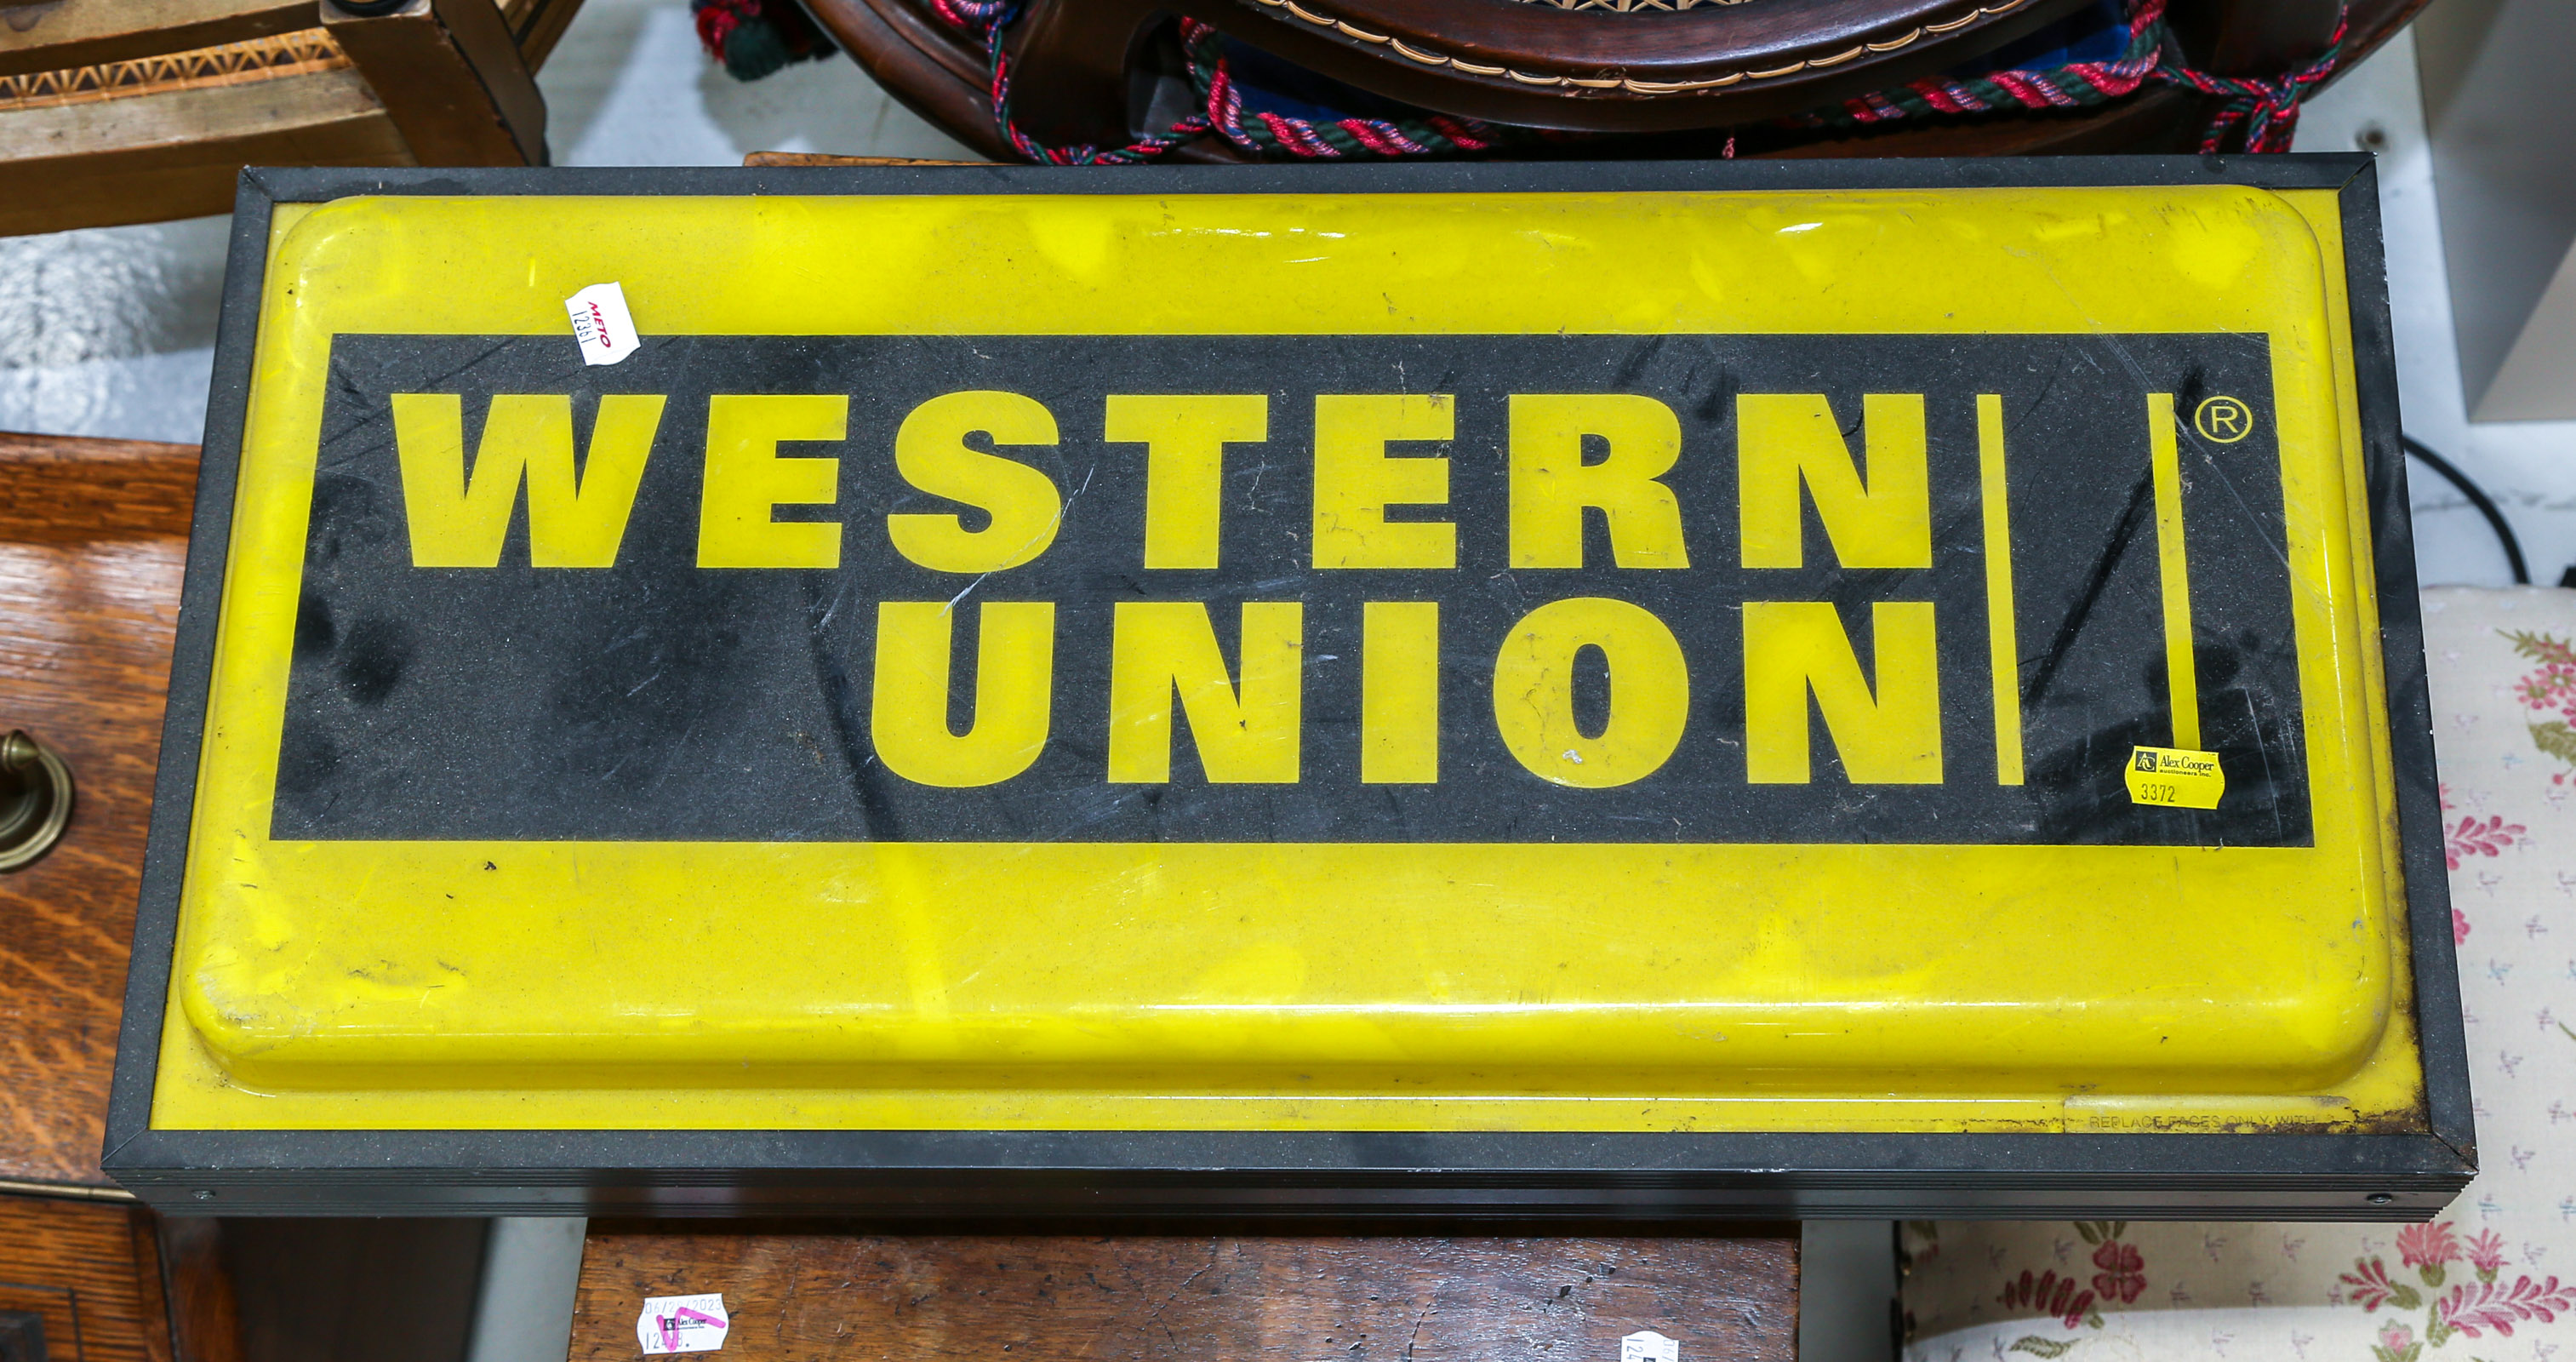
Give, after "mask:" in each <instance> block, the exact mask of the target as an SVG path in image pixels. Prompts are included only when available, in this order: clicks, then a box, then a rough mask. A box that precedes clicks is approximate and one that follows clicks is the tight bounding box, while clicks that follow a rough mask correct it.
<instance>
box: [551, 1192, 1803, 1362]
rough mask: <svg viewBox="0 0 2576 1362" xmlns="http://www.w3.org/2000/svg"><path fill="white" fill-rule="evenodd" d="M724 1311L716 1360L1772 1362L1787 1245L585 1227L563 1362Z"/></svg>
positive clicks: (1757, 1233)
mask: <svg viewBox="0 0 2576 1362" xmlns="http://www.w3.org/2000/svg"><path fill="white" fill-rule="evenodd" d="M711 1291H713V1292H722V1293H723V1294H724V1299H725V1307H726V1309H727V1311H728V1312H729V1313H730V1314H731V1316H732V1324H733V1327H732V1329H731V1330H730V1331H729V1333H728V1334H727V1337H726V1344H725V1348H724V1351H723V1352H722V1353H721V1354H719V1356H722V1357H727V1358H733V1357H741V1358H757V1359H761V1362H821V1360H822V1359H834V1360H835V1362H838V1360H839V1359H862V1358H864V1359H878V1358H884V1359H900V1360H901V1362H939V1360H940V1359H951V1358H954V1359H959V1360H960V1362H963V1360H964V1359H969V1358H972V1359H976V1362H1010V1359H1011V1358H1012V1357H1013V1356H1015V1355H1017V1356H1026V1357H1029V1358H1030V1359H1031V1362H1069V1360H1070V1359H1076V1358H1085V1359H1091V1358H1097V1359H1147V1358H1151V1359H1166V1358H1168V1359H1174V1362H1180V1360H1181V1359H1187V1362H1234V1360H1235V1359H1253V1358H1265V1359H1270V1358H1275V1359H1279V1360H1280V1362H1326V1359H1332V1362H1370V1359H1382V1360H1385V1362H1509V1360H1510V1359H1515V1358H1520V1359H1529V1362H1542V1360H1543V1362H1619V1356H1620V1340H1621V1339H1622V1338H1623V1337H1625V1336H1626V1335H1628V1334H1631V1333H1635V1332H1637V1331H1640V1330H1653V1331H1655V1332H1657V1333H1660V1334H1662V1335H1664V1336H1665V1337H1667V1338H1671V1339H1675V1340H1678V1341H1679V1343H1680V1345H1681V1358H1682V1362H1789V1359H1791V1358H1793V1357H1794V1356H1795V1355H1796V1352H1797V1332H1798V1330H1797V1321H1798V1238H1797V1228H1796V1227H1795V1226H1753V1227H1747V1228H1746V1229H1745V1230H1744V1231H1742V1232H1740V1233H1737V1234H1734V1235H1729V1236H1724V1237H1680V1236H1658V1237H1617V1238H1611V1237H1587V1236H1550V1237H1544V1238H1540V1237H1510V1238H1503V1237H1494V1238H1465V1237H1457V1238H1426V1237H1396V1236H1375V1235H1367V1236H1346V1237H1324V1236H1281V1237H1241V1236H1233V1235H1177V1234H1152V1235H1122V1236H1117V1237H1109V1236H1099V1235H1026V1234H1007V1235H885V1234H868V1233H858V1232H853V1231H852V1230H851V1229H849V1228H846V1227H834V1226H831V1225H828V1224H818V1225H811V1226H796V1225H781V1224H777V1223H774V1222H773V1223H768V1224H759V1225H728V1224H724V1223H720V1222H693V1223H677V1224H675V1223H671V1222H662V1223H658V1224H656V1223H635V1222H614V1221H594V1222H592V1225H591V1231H590V1239H589V1243H588V1245H587V1247H586V1248H585V1250H584V1252H583V1254H582V1264H581V1289H580V1294H579V1297H578V1300H577V1303H576V1305H575V1307H574V1311H573V1342H572V1357H573V1358H574V1359H576V1362H578V1360H580V1359H607V1358H621V1359H622V1358H633V1357H637V1356H640V1355H641V1353H640V1350H639V1349H638V1347H637V1345H636V1338H635V1322H636V1316H637V1314H638V1313H639V1312H640V1309H641V1307H642V1305H643V1302H644V1300H645V1298H646V1297H649V1296H671V1295H694V1294H698V1293H702V1292H711Z"/></svg>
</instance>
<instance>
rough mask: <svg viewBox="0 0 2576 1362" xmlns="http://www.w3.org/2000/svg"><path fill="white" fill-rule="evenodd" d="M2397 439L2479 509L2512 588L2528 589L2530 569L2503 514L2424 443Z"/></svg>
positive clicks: (2518, 542) (2518, 541) (2447, 461)
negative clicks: (2499, 545)
mask: <svg viewBox="0 0 2576 1362" xmlns="http://www.w3.org/2000/svg"><path fill="white" fill-rule="evenodd" d="M2397 438H2398V440H2399V441H2400V442H2401V443H2403V444H2404V445H2405V446H2406V452H2407V453H2409V454H2412V455H2414V456H2415V457H2416V458H2418V459H2421V460H2423V462H2424V466H2425V467H2426V468H2429V469H2432V470H2433V471H2434V472H2436V473H2439V474H2441V475H2442V480H2443V481H2444V482H2447V483H2449V484H2451V485H2452V486H2453V487H2457V488H2459V489H2460V495H2461V496H2464V497H2467V498H2468V499H2469V504H2470V505H2472V506H2475V507H2477V508H2478V514H2479V515H2482V516H2485V517H2486V518H2487V524H2488V525H2489V526H2490V527H2492V528H2493V529H2494V530H2495V534H2496V539H2497V541H2498V542H2500V543H2502V544H2503V545H2504V560H2505V562H2506V563H2508V564H2510V565H2512V567H2513V584H2514V585H2515V586H2529V585H2531V569H2530V568H2528V567H2525V566H2524V565H2523V561H2522V541H2521V540H2519V539H2516V538H2514V537H2513V526H2511V525H2508V524H2506V523H2505V519H2504V512H2502V511H2499V510H2497V509H2496V504H2495V501H2494V499H2493V498H2491V497H2489V496H2488V495H2487V494H2486V492H2485V490H2484V489H2482V488H2480V487H2479V486H2478V485H2477V484H2476V483H2474V482H2471V481H2469V475H2468V474H2466V473H2463V472H2461V471H2460V470H2459V469H2457V468H2454V467H2452V466H2451V461H2450V460H2448V459H2446V458H2443V457H2442V456H2441V455H2439V454H2436V453H2434V452H2433V451H2432V450H2430V449H2428V448H2426V447H2425V445H2424V442H2423V441H2421V440H2418V439H2416V438H2415V437H2414V436H2412V435H2400V436H2398V437H2397Z"/></svg>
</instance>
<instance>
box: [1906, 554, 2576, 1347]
mask: <svg viewBox="0 0 2576 1362" xmlns="http://www.w3.org/2000/svg"><path fill="white" fill-rule="evenodd" d="M2424 609H2425V616H2424V625H2425V650H2426V653H2427V654H2428V657H2429V659H2430V661H2431V664H2432V691H2433V727H2434V743H2435V747H2436V749H2437V751H2438V761H2439V764H2440V771H2441V779H2442V789H2443V803H2444V806H2445V809H2444V814H2443V819H2444V832H2445V834H2446V840H2447V843H2448V849H2449V851H2450V861H2451V900H2452V904H2453V907H2454V923H2453V929H2454V933H2455V935H2456V936H2457V938H2458V941H2459V950H2460V962H2459V964H2460V980H2461V987H2462V993H2463V1005H2464V1009H2465V1012H2466V1014H2467V1023H2468V1039H2469V1060H2470V1082H2471V1086H2472V1090H2473V1092H2474V1093H2475V1099H2476V1116H2477V1128H2478V1144H2479V1150H2480V1161H2481V1167H2482V1169H2483V1171H2482V1172H2481V1173H2480V1174H2479V1175H2478V1179H2477V1181H2476V1182H2475V1183H2473V1184H2471V1185H2470V1187H2469V1189H2468V1191H2467V1192H2465V1193H2463V1194H2462V1195H2461V1196H2460V1198H2459V1200H2457V1201H2456V1202H2454V1203H2452V1205H2451V1207H2450V1208H2449V1209H2448V1210H2447V1211H2446V1212H2444V1214H2443V1215H2442V1216H2441V1218H2440V1219H2438V1220H2437V1221H2435V1222H2434V1223H2433V1224H2431V1225H2426V1226H2421V1227H2407V1226H2397V1225H2319V1224H2306V1225H2267V1224H2223V1223H2148V1222H2130V1223H2126V1224H2121V1223H2117V1222H2106V1223H2086V1224H2075V1223H2070V1222H2065V1221H2052V1222H2038V1223H2011V1222H1975V1221H1945V1222H1938V1223H1934V1222H1920V1223H1910V1224H1908V1225H1906V1226H1905V1227H1904V1235H1903V1239H1904V1244H1905V1248H1906V1260H1907V1261H1906V1268H1907V1272H1906V1277H1905V1280H1904V1286H1903V1296H1904V1306H1905V1310H1906V1315H1907V1319H1908V1322H1909V1326H1910V1327H1909V1330H1908V1334H1907V1339H1908V1342H1907V1344H1906V1348H1905V1357H1906V1359H1907V1362H1968V1360H1969V1359H1975V1360H1976V1362H1987V1360H1988V1359H1997V1360H1999V1362H2018V1359H2021V1358H2026V1357H2038V1358H2056V1357H2068V1358H2103V1359H2111V1358H2120V1359H2147V1360H2150V1362H2163V1360H2164V1359H2176V1360H2177V1362H2179V1360H2180V1359H2192V1362H2200V1360H2201V1359H2208V1358H2246V1359H2263V1362H2271V1360H2272V1359H2281V1360H2282V1362H2454V1360H2455V1359H2456V1362H2470V1359H2478V1360H2479V1362H2503V1359H2508V1358H2513V1359H2531V1360H2532V1362H2549V1359H2551V1358H2552V1357H2553V1356H2554V1355H2556V1354H2558V1353H2559V1352H2560V1350H2562V1349H2565V1350H2566V1356H2565V1357H2564V1358H2562V1359H2560V1362H2576V1280H2568V1279H2576V804H2571V800H2576V727H2571V725H2576V591H2561V590H2555V589H2548V588H2517V589H2513V590H2502V591H2493V590H2479V589H2471V588H2443V589H2438V590H2434V591H2428V592H2426V593H2425V595H2424Z"/></svg>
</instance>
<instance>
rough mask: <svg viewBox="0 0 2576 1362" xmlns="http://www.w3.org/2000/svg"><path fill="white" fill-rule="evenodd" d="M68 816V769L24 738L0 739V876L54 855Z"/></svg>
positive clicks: (41, 746) (49, 751)
mask: <svg viewBox="0 0 2576 1362" xmlns="http://www.w3.org/2000/svg"><path fill="white" fill-rule="evenodd" d="M71 816H72V768H70V767H68V766H65V765H64V764H63V759H62V758H61V757H58V756H56V755H54V752H53V749H51V748H49V747H47V746H45V745H44V744H43V743H40V742H38V741H36V740H35V739H34V738H31V737H29V736H27V735H26V734H25V733H19V732H12V733H11V734H10V735H9V736H8V737H6V738H0V872H7V871H11V870H20V869H24V868H25V867H26V866H28V865H30V864H32V863H34V861H35V860H36V858H38V857H40V856H42V855H44V854H45V853H46V852H48V851H50V850H52V849H53V846H54V843H56V842H58V841H61V840H62V836H63V825H64V824H66V823H69V822H70V821H71Z"/></svg>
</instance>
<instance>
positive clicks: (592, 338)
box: [564, 284, 637, 364]
mask: <svg viewBox="0 0 2576 1362" xmlns="http://www.w3.org/2000/svg"><path fill="white" fill-rule="evenodd" d="M564 311H566V312H568V313H571V314H572V336H573V339H574V340H577V341H579V342H581V362H582V363H584V364H615V363H617V362H618V361H620V360H622V359H624V358H626V357H627V356H628V355H631V354H634V353H635V346H636V344H637V342H636V339H635V318H634V317H632V316H631V315H629V314H628V313H627V311H626V290H624V289H622V288H619V287H618V286H617V285H615V284H593V285H591V286H590V287H588V288H586V289H583V290H582V291H581V292H579V293H576V294H574V295H573V296H571V297H569V298H566V299H564Z"/></svg>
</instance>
